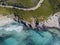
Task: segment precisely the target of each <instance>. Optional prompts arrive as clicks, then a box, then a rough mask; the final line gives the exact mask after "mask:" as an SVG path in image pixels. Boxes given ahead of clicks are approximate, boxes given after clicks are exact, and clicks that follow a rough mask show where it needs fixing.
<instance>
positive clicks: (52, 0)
mask: <svg viewBox="0 0 60 45" xmlns="http://www.w3.org/2000/svg"><path fill="white" fill-rule="evenodd" d="M17 1H18V3H19V2H21V4H23V6H26V7H31V6H33V5H34V4H32V3H30V2H31V1H28V0H27V1H26V0H17ZM18 3H17V4H18ZM28 3H29V4H28ZM19 4H20V3H19ZM57 11H60V0H44V2H43V3H42V5H41V7H39V8H38V9H37V10H34V11H23V10H18V9H9V8H2V7H0V13H1V14H12V13H16V14H17V15H18V16H19V17H21V18H22V19H23V20H27V21H29V22H31V21H32V18H33V17H34V18H36V19H38V20H39V21H43V20H46V19H47V18H48V17H49V16H50V15H51V14H53V13H55V12H57Z"/></svg>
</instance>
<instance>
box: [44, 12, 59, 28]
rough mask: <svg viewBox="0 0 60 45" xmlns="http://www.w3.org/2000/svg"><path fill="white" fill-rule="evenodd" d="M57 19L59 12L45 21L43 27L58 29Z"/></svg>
mask: <svg viewBox="0 0 60 45" xmlns="http://www.w3.org/2000/svg"><path fill="white" fill-rule="evenodd" d="M59 17H60V12H57V13H55V14H54V15H53V16H51V17H50V18H49V19H48V20H47V21H45V22H44V24H45V26H48V27H58V28H60V26H59V21H58V19H59Z"/></svg>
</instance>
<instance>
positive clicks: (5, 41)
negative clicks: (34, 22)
mask: <svg viewBox="0 0 60 45" xmlns="http://www.w3.org/2000/svg"><path fill="white" fill-rule="evenodd" d="M6 30H7V31H6ZM8 30H10V31H8ZM48 30H49V31H51V32H53V33H55V34H51V33H50V32H48V31H40V32H36V31H34V30H31V29H30V30H29V31H25V30H23V29H22V25H19V24H18V23H17V22H15V23H11V24H8V25H4V26H2V27H0V45H60V32H59V31H58V30H57V29H48ZM17 31H18V32H17Z"/></svg>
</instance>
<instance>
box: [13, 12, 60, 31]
mask: <svg viewBox="0 0 60 45" xmlns="http://www.w3.org/2000/svg"><path fill="white" fill-rule="evenodd" d="M14 16H15V18H14V20H15V21H18V22H19V23H22V24H23V25H24V26H25V27H27V28H28V29H38V30H40V29H43V28H47V27H48V28H56V29H57V28H58V29H60V12H57V13H55V14H54V15H53V16H50V17H49V18H48V20H45V21H43V22H39V21H38V20H35V19H34V20H33V22H32V23H29V22H27V21H24V20H22V19H21V18H19V17H18V16H17V15H14Z"/></svg>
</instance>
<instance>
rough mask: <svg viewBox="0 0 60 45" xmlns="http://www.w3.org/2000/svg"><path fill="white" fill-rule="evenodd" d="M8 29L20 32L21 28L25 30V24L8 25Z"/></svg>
mask: <svg viewBox="0 0 60 45" xmlns="http://www.w3.org/2000/svg"><path fill="white" fill-rule="evenodd" d="M5 30H6V31H13V30H15V31H17V32H20V31H21V30H23V26H15V25H14V26H10V27H7V28H5Z"/></svg>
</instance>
